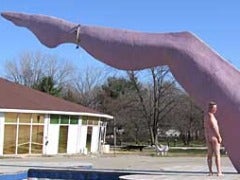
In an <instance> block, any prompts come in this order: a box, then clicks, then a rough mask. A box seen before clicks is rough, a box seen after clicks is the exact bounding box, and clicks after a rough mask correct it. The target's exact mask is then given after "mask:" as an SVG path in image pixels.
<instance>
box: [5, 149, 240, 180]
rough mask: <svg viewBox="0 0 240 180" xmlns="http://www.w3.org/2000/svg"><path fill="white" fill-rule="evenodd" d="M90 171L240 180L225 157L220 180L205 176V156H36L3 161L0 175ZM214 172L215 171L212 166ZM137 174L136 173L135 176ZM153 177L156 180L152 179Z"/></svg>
mask: <svg viewBox="0 0 240 180" xmlns="http://www.w3.org/2000/svg"><path fill="white" fill-rule="evenodd" d="M91 167H92V168H93V169H97V170H106V169H110V170H130V171H131V170H137V171H139V172H142V171H144V172H148V171H149V172H151V173H153V174H155V175H153V174H152V177H151V178H150V177H149V176H145V179H147V177H149V179H154V178H155V179H158V178H160V179H172V180H175V179H179V178H184V179H231V180H233V179H240V174H237V172H236V170H235V169H234V168H233V166H232V164H231V162H230V160H229V158H228V157H222V168H223V173H224V176H223V177H217V176H216V175H214V176H211V177H209V176H207V170H208V169H207V164H206V158H205V157H193V156H192V157H189V156H187V157H162V156H146V155H116V156H114V155H112V154H109V155H101V156H99V155H88V156H82V155H80V156H76V155H75V156H51V157H44V156H36V157H28V156H25V157H18V158H2V159H1V160H0V173H3V174H10V173H16V172H21V171H27V170H28V169H30V168H34V169H41V168H43V169H48V168H49V169H68V170H69V169H70V170H71V169H72V170H77V169H81V168H91ZM213 167H214V171H216V168H215V164H214V166H213ZM136 174H138V173H136ZM154 176H155V177H154Z"/></svg>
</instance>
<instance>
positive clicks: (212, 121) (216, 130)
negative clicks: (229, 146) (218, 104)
mask: <svg viewBox="0 0 240 180" xmlns="http://www.w3.org/2000/svg"><path fill="white" fill-rule="evenodd" d="M208 118H209V123H210V127H211V128H212V129H213V131H214V133H215V135H216V137H217V139H218V142H219V143H221V142H222V137H221V135H220V132H219V127H218V124H217V122H216V119H215V117H214V115H213V114H208Z"/></svg>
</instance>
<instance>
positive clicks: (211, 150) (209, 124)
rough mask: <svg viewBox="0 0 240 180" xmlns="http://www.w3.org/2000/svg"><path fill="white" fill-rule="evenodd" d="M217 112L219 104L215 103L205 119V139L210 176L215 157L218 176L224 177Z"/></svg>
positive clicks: (210, 106)
mask: <svg viewBox="0 0 240 180" xmlns="http://www.w3.org/2000/svg"><path fill="white" fill-rule="evenodd" d="M216 112H217V104H216V103H215V102H213V101H211V102H209V104H208V113H207V114H206V116H205V118H204V128H205V138H206V143H207V148H208V154H207V163H208V168H209V175H213V171H212V157H213V154H214V155H215V163H216V167H217V175H218V176H222V175H223V174H222V168H221V157H220V146H221V142H222V138H221V135H220V132H219V127H218V122H217V119H216V118H215V115H214V114H215V113H216Z"/></svg>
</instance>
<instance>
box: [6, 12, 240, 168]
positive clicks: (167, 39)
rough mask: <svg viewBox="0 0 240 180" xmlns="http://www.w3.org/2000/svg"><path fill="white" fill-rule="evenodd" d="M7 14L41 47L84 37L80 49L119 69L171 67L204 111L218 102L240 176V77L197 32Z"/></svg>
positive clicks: (226, 142) (225, 136)
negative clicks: (136, 29) (123, 27)
mask: <svg viewBox="0 0 240 180" xmlns="http://www.w3.org/2000/svg"><path fill="white" fill-rule="evenodd" d="M2 16H3V17H5V18H6V19H8V20H10V21H12V22H13V23H14V24H16V25H18V26H23V27H26V28H28V29H29V30H30V31H32V32H33V33H34V34H35V35H36V36H37V38H38V39H39V40H40V41H41V43H43V44H44V45H46V46H48V47H51V48H53V47H56V46H58V45H59V44H61V43H76V37H77V36H78V37H79V38H78V39H77V40H80V43H79V45H80V46H81V47H82V48H84V49H85V50H86V51H87V52H88V53H89V54H91V55H92V56H94V57H95V58H96V59H98V60H100V61H102V62H104V63H106V64H108V65H110V66H113V67H116V68H119V69H125V70H138V69H144V68H149V67H154V66H158V65H168V66H169V67H170V69H171V72H172V73H173V75H174V76H175V78H176V79H177V80H178V82H179V83H180V84H181V85H182V86H183V87H184V89H185V90H186V91H187V92H188V93H189V95H190V96H191V97H192V98H193V99H195V101H196V102H197V103H198V104H199V105H200V106H201V107H202V108H205V106H206V104H207V103H208V101H210V100H215V101H216V102H217V103H218V107H219V114H218V120H219V126H220V130H221V133H222V136H223V140H224V146H225V147H226V149H227V151H228V155H229V157H230V159H231V161H232V163H233V165H234V167H235V168H236V170H237V171H238V172H240V144H239V143H238V140H239V139H240V121H239V115H240V93H239V89H240V73H239V71H238V70H237V69H235V68H234V67H233V66H232V65H230V64H229V63H228V62H226V61H224V60H223V58H222V57H220V56H219V55H218V54H216V52H214V51H213V50H212V49H210V48H209V47H208V46H207V45H206V44H204V42H202V41H201V40H200V39H198V38H197V37H196V36H194V35H193V34H191V33H189V32H181V33H164V34H158V33H156V34H153V33H142V32H133V31H127V30H119V29H111V28H104V27H93V26H84V25H81V26H78V25H77V24H74V23H71V22H67V21H64V20H61V19H57V18H53V17H49V16H43V15H28V14H22V13H13V12H5V13H2ZM77 30H78V33H76V32H77ZM76 34H78V35H76Z"/></svg>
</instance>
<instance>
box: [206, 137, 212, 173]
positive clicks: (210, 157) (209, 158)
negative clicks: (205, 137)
mask: <svg viewBox="0 0 240 180" xmlns="http://www.w3.org/2000/svg"><path fill="white" fill-rule="evenodd" d="M207 147H208V150H207V164H208V169H209V176H212V175H213V171H212V156H213V147H212V144H211V143H210V142H208V143H207Z"/></svg>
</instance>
